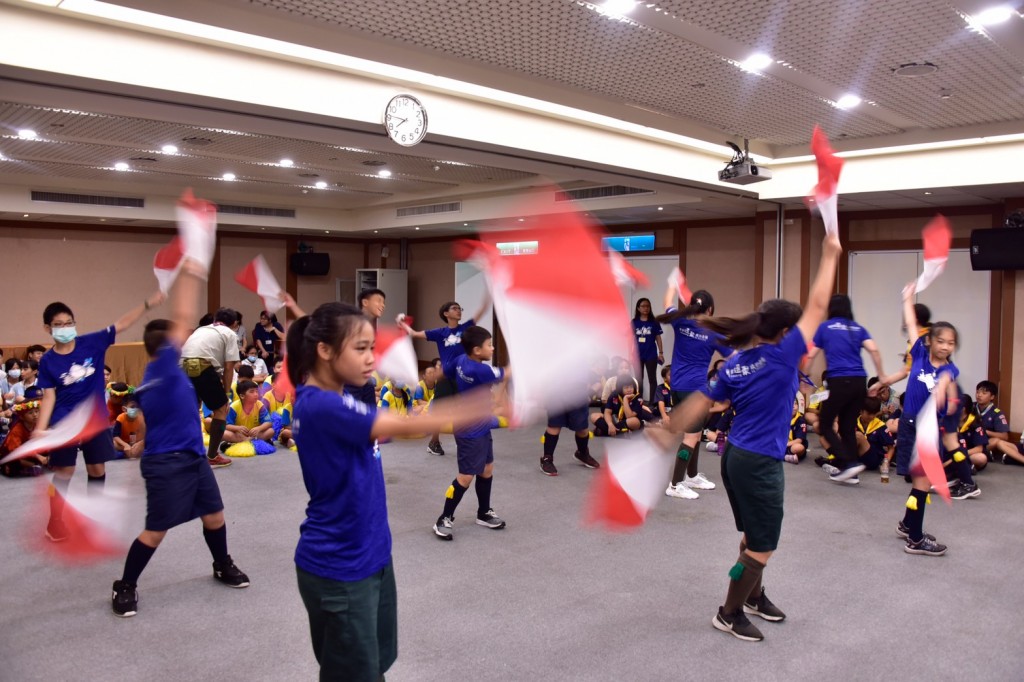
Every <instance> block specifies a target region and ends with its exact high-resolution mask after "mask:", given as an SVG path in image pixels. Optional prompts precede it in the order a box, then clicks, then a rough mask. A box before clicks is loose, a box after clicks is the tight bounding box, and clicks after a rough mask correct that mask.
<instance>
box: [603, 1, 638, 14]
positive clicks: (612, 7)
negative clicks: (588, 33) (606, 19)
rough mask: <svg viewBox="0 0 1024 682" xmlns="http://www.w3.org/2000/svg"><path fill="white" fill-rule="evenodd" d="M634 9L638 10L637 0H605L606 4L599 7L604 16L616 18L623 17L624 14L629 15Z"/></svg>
mask: <svg viewBox="0 0 1024 682" xmlns="http://www.w3.org/2000/svg"><path fill="white" fill-rule="evenodd" d="M634 9H636V2H635V0H605V1H604V3H603V4H602V5H601V6H600V7H598V10H599V11H600V12H601V13H602V14H610V15H611V16H615V17H621V16H622V15H624V14H629V13H630V12H632V11H633V10H634Z"/></svg>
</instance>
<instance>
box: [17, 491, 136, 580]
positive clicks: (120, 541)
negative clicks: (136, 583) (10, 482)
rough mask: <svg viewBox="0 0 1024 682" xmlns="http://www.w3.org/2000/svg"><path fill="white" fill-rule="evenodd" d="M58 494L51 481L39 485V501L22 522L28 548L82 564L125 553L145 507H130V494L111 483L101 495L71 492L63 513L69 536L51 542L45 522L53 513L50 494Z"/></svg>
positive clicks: (120, 555)
mask: <svg viewBox="0 0 1024 682" xmlns="http://www.w3.org/2000/svg"><path fill="white" fill-rule="evenodd" d="M57 494H58V493H57V491H56V489H55V488H54V487H53V485H51V484H45V485H41V486H40V487H39V492H38V493H37V494H36V495H35V499H36V500H37V503H36V504H35V505H31V508H30V512H29V516H28V518H27V519H26V520H25V522H24V523H23V524H22V526H21V528H22V535H23V538H22V539H23V544H24V545H25V546H26V547H27V548H28V549H30V550H32V551H35V552H38V553H40V554H44V555H48V556H51V557H53V558H55V559H56V560H58V561H60V562H61V563H64V564H70V565H78V566H87V565H90V564H95V563H97V562H100V561H104V560H106V559H110V558H112V557H123V556H124V553H125V550H127V549H128V545H129V544H130V543H131V538H132V536H133V535H134V533H133V532H132V531H133V528H132V526H133V525H134V524H135V523H136V519H137V518H138V513H139V512H140V511H141V510H138V509H130V507H131V504H130V502H131V498H130V497H129V496H128V495H126V494H124V493H119V492H116V491H113V490H110V488H109V486H108V489H107V490H105V491H104V492H103V493H102V494H100V495H95V494H93V495H85V494H82V493H75V492H70V493H69V494H68V496H67V497H66V498H65V499H64V505H63V511H62V513H61V520H62V521H63V522H64V526H65V528H67V533H68V534H67V539H66V540H63V541H61V542H51V541H49V540H47V539H45V538H44V535H43V529H42V526H43V525H45V523H46V520H47V519H48V517H49V516H50V497H51V496H53V495H57ZM37 505H38V506H37ZM135 532H137V530H136V531H135Z"/></svg>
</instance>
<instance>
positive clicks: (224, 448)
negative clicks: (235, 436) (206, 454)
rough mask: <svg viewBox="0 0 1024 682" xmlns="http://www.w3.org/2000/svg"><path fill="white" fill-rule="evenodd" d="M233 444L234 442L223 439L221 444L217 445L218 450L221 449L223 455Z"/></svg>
mask: <svg viewBox="0 0 1024 682" xmlns="http://www.w3.org/2000/svg"><path fill="white" fill-rule="evenodd" d="M232 445H234V443H229V442H227V441H226V440H222V441H221V442H220V445H218V446H217V450H219V451H220V454H222V455H223V454H224V453H226V452H227V451H228V448H230V447H231V446H232Z"/></svg>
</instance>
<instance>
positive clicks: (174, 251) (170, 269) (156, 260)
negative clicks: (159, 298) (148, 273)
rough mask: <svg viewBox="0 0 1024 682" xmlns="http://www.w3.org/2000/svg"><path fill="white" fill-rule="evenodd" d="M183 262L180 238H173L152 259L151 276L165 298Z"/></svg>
mask: <svg viewBox="0 0 1024 682" xmlns="http://www.w3.org/2000/svg"><path fill="white" fill-rule="evenodd" d="M183 260H185V259H184V258H183V254H182V251H181V238H180V237H175V238H174V239H172V240H171V243H170V244H168V245H167V246H165V247H164V248H162V249H160V250H159V251H157V252H156V256H154V257H153V274H154V275H156V281H157V282H158V283H159V284H160V291H162V292H163V294H164V295H165V296H166V295H167V294H168V293H170V291H171V285H172V284H174V280H175V279H177V278H178V271H179V270H181V263H182V261H183Z"/></svg>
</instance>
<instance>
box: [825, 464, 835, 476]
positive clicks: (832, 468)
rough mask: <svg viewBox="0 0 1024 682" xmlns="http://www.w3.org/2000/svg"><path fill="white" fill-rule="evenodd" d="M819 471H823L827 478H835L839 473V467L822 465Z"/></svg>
mask: <svg viewBox="0 0 1024 682" xmlns="http://www.w3.org/2000/svg"><path fill="white" fill-rule="evenodd" d="M821 470H822V471H824V472H825V473H826V474H828V475H829V476H835V475H836V474H838V473H839V467H836V466H832V465H831V464H822V465H821Z"/></svg>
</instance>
